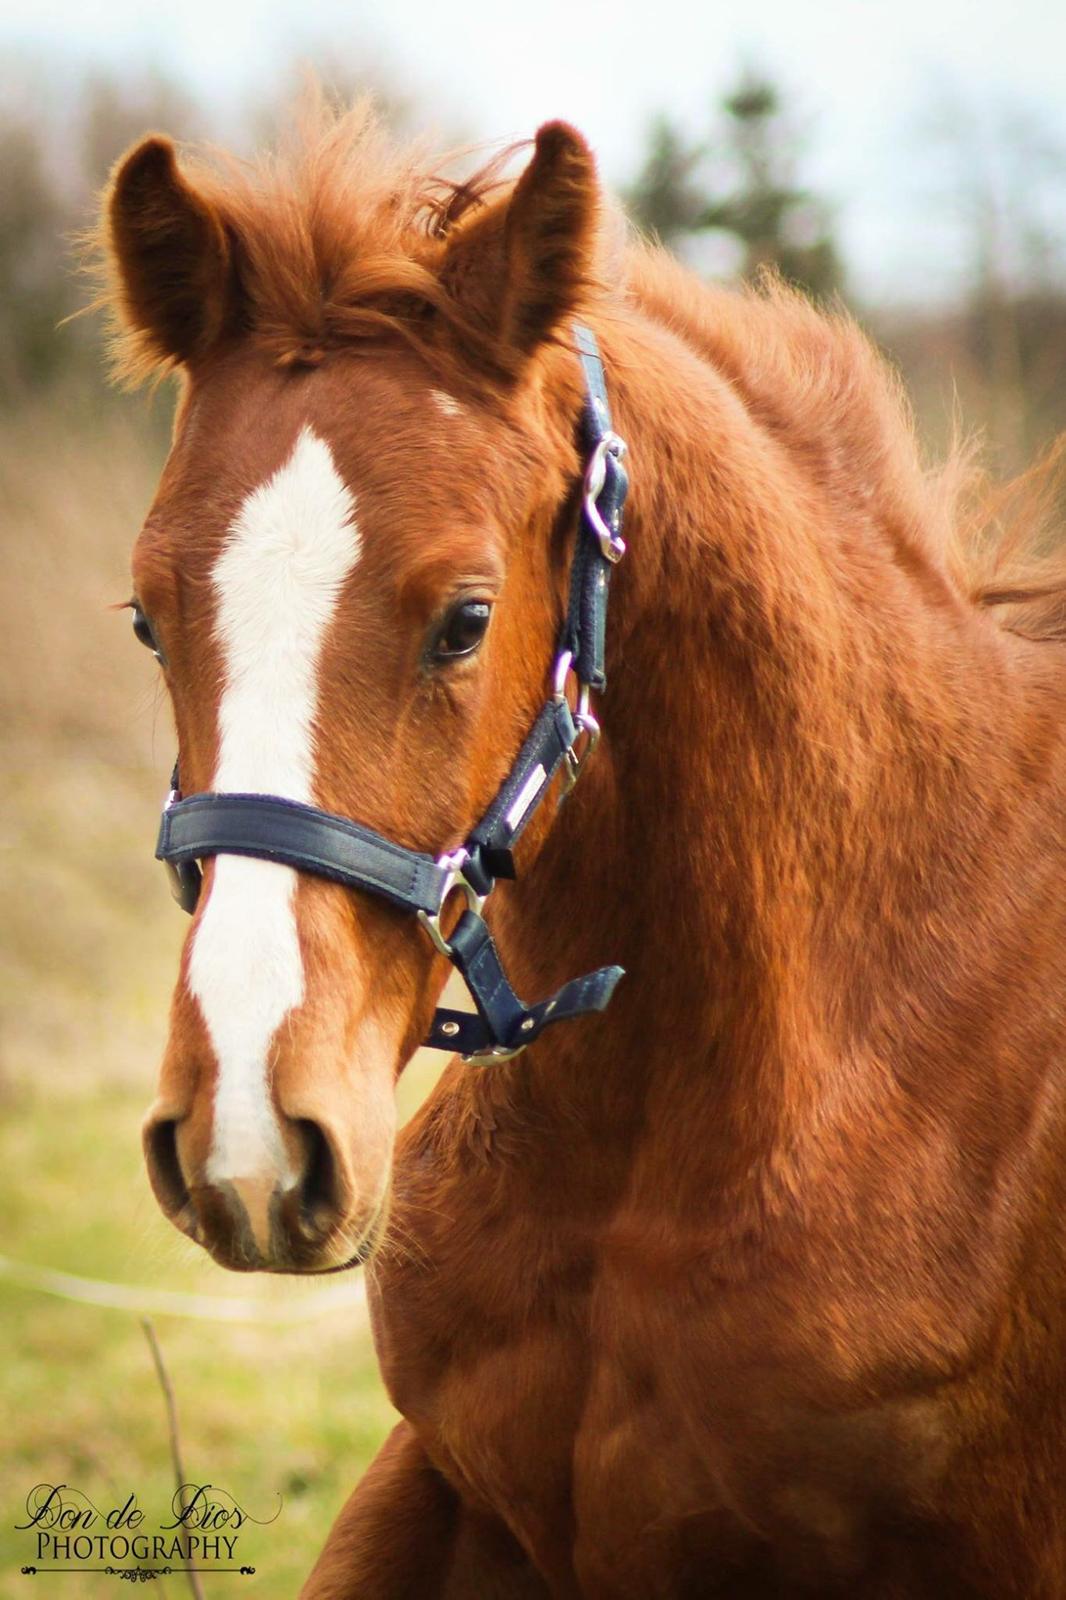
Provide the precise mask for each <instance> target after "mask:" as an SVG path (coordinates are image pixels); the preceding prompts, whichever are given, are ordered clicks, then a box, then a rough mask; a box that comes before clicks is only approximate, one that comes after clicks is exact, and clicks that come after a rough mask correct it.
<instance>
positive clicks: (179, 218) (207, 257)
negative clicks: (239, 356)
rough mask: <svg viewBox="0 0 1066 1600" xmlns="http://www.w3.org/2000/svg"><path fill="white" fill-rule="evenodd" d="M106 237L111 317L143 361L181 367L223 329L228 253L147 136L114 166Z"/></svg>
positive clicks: (221, 231) (154, 137)
mask: <svg viewBox="0 0 1066 1600" xmlns="http://www.w3.org/2000/svg"><path fill="white" fill-rule="evenodd" d="M105 227H106V237H107V242H108V246H109V251H110V256H111V261H112V264H113V267H114V269H115V273H116V276H117V279H118V287H119V294H118V307H117V309H118V315H119V321H120V322H121V323H122V324H124V326H125V330H126V332H127V334H129V335H131V336H132V338H133V341H134V343H135V345H136V346H138V347H139V350H140V353H141V354H142V355H145V356H147V357H148V358H149V359H150V360H151V361H154V362H162V363H170V362H175V361H176V362H188V361H191V360H192V359H194V358H195V357H196V356H198V355H201V354H202V353H203V352H204V351H205V350H207V349H208V348H209V347H210V346H211V345H212V344H213V343H214V342H215V340H216V339H217V338H218V337H219V335H220V334H221V333H222V332H223V329H224V326H225V323H226V320H227V316H228V314H229V312H230V310H231V307H232V302H233V283H234V273H233V261H232V251H231V248H230V244H229V240H228V239H227V236H226V230H225V228H224V226H223V223H222V219H221V218H220V216H219V215H218V213H217V211H216V210H215V209H214V207H213V206H212V205H211V204H210V203H209V202H208V201H207V200H206V199H204V198H203V197H202V196H201V195H199V194H197V192H196V191H195V190H194V189H193V188H192V187H191V186H190V184H189V183H187V182H186V180H185V178H184V177H183V176H182V174H181V171H180V170H179V167H178V163H177V158H176V156H175V153H174V146H173V144H172V142H171V141H170V140H169V139H167V138H164V137H163V136H162V135H160V134H151V135H149V137H148V138H146V139H143V140H142V141H141V143H140V144H138V145H135V146H134V148H133V149H132V150H131V151H130V152H129V153H128V154H127V155H126V156H124V157H123V158H122V160H121V161H120V162H119V163H118V165H117V166H116V168H115V172H114V176H113V178H112V180H111V187H110V191H109V193H108V196H107V201H106V223H105Z"/></svg>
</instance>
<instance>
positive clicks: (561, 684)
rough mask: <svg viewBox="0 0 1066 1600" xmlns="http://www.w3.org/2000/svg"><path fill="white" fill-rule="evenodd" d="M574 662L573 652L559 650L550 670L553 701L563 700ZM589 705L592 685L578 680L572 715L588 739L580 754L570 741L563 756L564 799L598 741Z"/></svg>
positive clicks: (598, 731) (596, 723) (597, 728)
mask: <svg viewBox="0 0 1066 1600" xmlns="http://www.w3.org/2000/svg"><path fill="white" fill-rule="evenodd" d="M573 665H574V656H573V652H572V651H570V650H561V651H560V652H559V654H558V655H557V656H556V658H555V669H554V671H553V673H552V694H553V696H554V698H555V699H556V700H564V699H565V698H566V680H567V679H568V678H569V676H570V673H571V672H572V670H573ZM591 704H592V690H591V688H590V687H589V685H588V684H587V683H580V682H579V683H578V689H577V705H576V706H575V707H574V711H573V717H574V722H575V723H576V725H577V728H578V731H579V732H580V733H584V734H585V735H586V738H587V741H588V742H587V743H586V745H585V747H584V749H583V750H582V751H581V752H580V754H579V753H578V751H577V746H576V743H575V744H572V745H571V746H570V748H569V750H568V751H567V752H566V755H565V757H564V758H563V759H564V763H565V774H564V778H565V784H566V787H565V789H564V790H563V798H564V799H565V798H566V796H567V795H568V794H569V793H570V791H571V789H572V788H573V787H574V784H575V783H576V782H577V780H578V778H579V777H580V776H581V773H582V771H583V769H584V766H585V762H586V761H587V760H588V758H589V756H590V755H591V754H592V752H593V751H594V750H595V748H596V746H597V745H598V744H599V742H600V725H599V723H598V722H597V720H596V718H595V717H594V716H593V714H592V709H591Z"/></svg>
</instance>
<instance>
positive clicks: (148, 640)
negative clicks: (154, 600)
mask: <svg viewBox="0 0 1066 1600" xmlns="http://www.w3.org/2000/svg"><path fill="white" fill-rule="evenodd" d="M133 632H134V635H135V637H136V638H137V639H139V640H140V642H141V644H143V645H144V646H145V648H146V649H148V650H151V652H152V654H153V655H154V656H155V657H156V658H157V659H158V660H159V661H162V659H163V656H162V652H161V651H160V649H159V646H158V644H156V639H155V634H154V633H153V632H152V624H151V623H150V622H149V621H148V618H147V617H146V616H145V614H144V612H143V611H142V610H141V608H140V606H139V605H134V607H133Z"/></svg>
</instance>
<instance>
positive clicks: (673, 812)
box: [502, 332, 1061, 1170]
mask: <svg viewBox="0 0 1066 1600" xmlns="http://www.w3.org/2000/svg"><path fill="white" fill-rule="evenodd" d="M605 343H606V344H607V345H608V367H609V371H611V372H612V374H613V376H614V398H615V404H616V406H617V410H618V421H619V425H620V427H621V428H622V430H623V431H624V432H625V433H626V434H627V436H628V437H629V440H630V444H631V448H632V463H633V467H632V470H633V480H634V489H633V495H632V506H631V514H630V515H629V516H628V518H627V524H628V525H627V536H628V538H629V553H628V554H627V556H626V558H625V566H624V567H623V568H621V569H619V572H618V574H617V576H616V580H615V587H614V595H613V597H612V612H613V615H612V619H611V633H612V635H613V645H614V648H613V651H612V652H611V653H610V658H609V669H610V684H609V691H608V693H607V695H606V697H605V699H604V701H603V703H602V716H603V720H604V724H605V728H606V733H605V737H604V743H603V747H602V749H601V751H600V752H598V753H597V756H596V758H595V760H594V761H593V762H591V763H590V765H589V769H588V776H587V778H583V779H582V785H581V787H580V788H579V790H578V791H577V792H576V793H575V796H574V798H573V799H572V801H571V802H570V803H569V805H568V807H567V810H566V812H565V813H564V815H563V817H562V818H561V819H560V822H559V823H558V824H557V825H556V828H555V830H554V832H553V835H552V836H551V838H550V839H549V841H548V844H547V846H546V847H545V849H544V851H543V853H542V855H541V858H540V860H539V861H538V862H537V864H536V867H535V868H534V869H533V870H531V871H530V873H529V875H528V876H527V877H526V878H525V879H524V881H523V883H522V884H521V885H520V886H519V887H518V889H517V891H516V892H515V895H514V897H513V901H512V903H511V905H510V906H509V907H508V908H507V909H506V913H505V916H504V918H503V922H502V932H503V937H504V942H505V944H506V946H507V948H508V950H509V951H513V953H514V954H513V959H514V961H515V964H516V967H517V970H518V976H519V978H520V979H521V980H523V981H524V982H525V983H526V984H527V985H528V986H529V987H530V988H536V987H537V986H538V985H539V986H541V987H542V986H543V985H544V984H545V983H546V982H547V981H548V979H549V978H550V979H551V981H552V982H557V981H558V980H559V979H560V977H565V976H570V975H571V973H572V972H573V971H575V970H580V968H581V966H582V964H584V965H585V966H588V965H595V964H599V963H602V962H603V961H607V960H617V961H618V962H619V963H620V964H622V965H623V966H624V967H625V968H626V970H627V977H626V979H625V980H624V982H623V984H622V985H621V987H620V989H619V991H618V994H617V996H616V998H615V1000H614V1002H613V1004H612V1007H611V1010H610V1012H609V1013H608V1014H607V1016H606V1017H604V1018H603V1019H602V1020H601V1019H597V1021H596V1022H595V1024H588V1023H586V1024H575V1025H571V1026H569V1027H566V1028H561V1029H559V1030H558V1033H557V1034H556V1035H553V1036H552V1039H553V1042H552V1044H551V1046H550V1047H549V1045H548V1043H547V1040H546V1041H545V1043H544V1045H542V1046H541V1047H540V1051H539V1053H538V1054H536V1061H535V1065H534V1068H533V1069H531V1071H532V1077H533V1080H534V1081H535V1082H538V1083H539V1084H540V1086H541V1091H542V1095H541V1098H542V1101H543V1104H544V1105H547V1106H549V1107H551V1106H554V1107H555V1108H556V1110H557V1111H558V1112H559V1114H560V1115H562V1114H565V1115H567V1117H568V1118H569V1119H570V1120H571V1121H573V1120H574V1113H575V1101H580V1100H582V1099H584V1100H585V1101H586V1102H587V1104H586V1105H585V1106H584V1108H583V1110H582V1111H581V1113H580V1116H579V1117H578V1120H581V1118H582V1117H584V1118H585V1119H586V1120H587V1122H588V1125H590V1126H595V1127H597V1128H602V1127H604V1126H605V1125H606V1126H610V1127H613V1128H615V1129H617V1130H624V1129H625V1128H627V1127H630V1126H632V1125H633V1120H634V1119H646V1118H647V1117H648V1115H649V1107H650V1106H651V1105H653V1104H656V1103H660V1104H666V1103H671V1104H672V1105H673V1106H674V1108H675V1113H676V1114H677V1115H681V1116H683V1117H684V1118H686V1119H688V1118H691V1119H693V1121H694V1123H699V1124H700V1125H702V1126H703V1127H704V1128H709V1127H711V1126H713V1127H715V1128H717V1130H718V1135H717V1137H718V1142H719V1145H720V1148H721V1150H722V1151H723V1152H724V1151H726V1150H728V1151H730V1152H731V1159H732V1161H733V1162H734V1163H737V1164H739V1167H738V1170H739V1168H740V1167H743V1166H744V1164H745V1163H747V1162H749V1161H750V1160H751V1159H752V1158H753V1157H754V1156H757V1155H759V1154H762V1155H765V1154H766V1153H767V1151H768V1150H769V1149H770V1148H771V1147H772V1146H774V1145H775V1144H780V1143H781V1141H788V1140H792V1139H794V1138H795V1137H796V1130H797V1126H798V1125H799V1124H801V1123H803V1122H804V1121H806V1122H807V1123H813V1122H814V1121H818V1120H823V1119H824V1117H825V1115H826V1106H827V1104H828V1103H830V1102H834V1103H837V1104H840V1103H842V1102H843V1101H844V1100H845V1099H849V1098H850V1100H851V1102H852V1103H853V1104H854V1103H856V1102H860V1101H861V1102H866V1101H868V1100H869V1098H870V1097H871V1096H874V1095H876V1093H877V1092H878V1089H877V1084H878V1083H879V1082H880V1081H881V1077H883V1075H879V1074H878V1073H875V1072H873V1071H872V1070H870V1061H871V1059H872V1058H873V1057H874V1056H877V1058H878V1060H880V1061H882V1062H883V1061H884V1059H885V1058H886V1057H892V1058H894V1057H898V1058H899V1061H900V1063H901V1067H900V1070H901V1071H902V1070H905V1066H904V1065H903V1064H904V1063H906V1061H907V1060H908V1059H909V1058H913V1053H914V1051H915V1049H916V1038H917V1036H918V1035H920V1033H921V1030H922V1029H923V1028H925V1027H930V1026H931V1027H940V1028H948V1029H949V1030H950V1028H951V1027H955V1026H957V1025H958V1021H959V1019H958V1018H957V1017H955V1016H954V1014H953V1013H952V1005H953V1001H954V998H955V997H956V996H957V994H958V993H959V992H960V991H966V992H969V993H970V994H971V995H972V981H970V980H972V976H973V968H974V948H973V928H974V919H975V917H978V918H986V922H985V932H986V935H987V938H986V943H985V946H984V947H983V948H982V951H981V956H980V960H981V961H982V962H984V963H985V965H986V966H987V967H988V969H989V971H990V972H991V971H993V970H994V968H995V964H996V961H997V960H999V959H1000V958H1001V957H1002V953H1003V951H1002V948H1001V945H1002V944H1003V942H1004V941H1007V942H1009V940H1010V938H1011V937H1012V936H1013V935H1012V931H1011V927H1010V926H1009V925H1008V923H1007V922H1005V921H1004V919H1003V917H1002V915H1000V914H999V913H995V914H993V912H992V910H990V908H992V907H994V905H995V903H996V901H997V897H999V901H1000V904H1001V905H1007V904H1009V903H1011V895H1010V894H1009V893H1008V892H1005V891H1007V889H1008V887H1009V886H1008V884H1007V883H1006V882H1005V878H1004V874H1005V873H1008V872H1011V871H1013V872H1015V873H1019V872H1023V871H1028V870H1029V866H1028V864H1027V863H1028V862H1029V860H1030V857H1031V856H1035V855H1037V854H1038V853H1039V852H1037V851H1036V850H1035V849H1030V850H1029V851H1028V852H1027V849H1026V846H1025V841H1026V838H1027V837H1029V836H1028V835H1027V834H1026V827H1025V825H1024V815H1027V814H1028V812H1029V811H1031V810H1033V808H1032V807H1030V804H1029V802H1030V799H1031V796H1030V795H1029V794H1028V793H1027V792H1023V790H1022V789H1021V788H1020V787H1019V770H1018V760H1019V755H1020V752H1021V750H1022V748H1023V746H1024V744H1025V742H1026V741H1027V740H1028V741H1032V740H1034V739H1035V740H1036V742H1037V744H1040V742H1041V740H1043V742H1044V745H1045V746H1047V745H1048V743H1049V741H1050V740H1051V739H1052V738H1053V737H1057V733H1056V732H1055V731H1054V729H1053V727H1052V720H1055V727H1056V728H1057V719H1049V721H1048V725H1047V726H1046V727H1044V729H1043V731H1041V730H1040V729H1039V728H1037V727H1036V726H1035V725H1034V722H1033V718H1032V717H1031V716H1030V715H1028V714H1026V715H1024V716H1023V715H1022V714H1021V709H1022V708H1021V705H1020V700H1019V686H1018V680H1019V675H1018V672H1017V671H1016V670H1015V665H1014V662H1013V658H1012V656H1011V650H1012V645H1011V643H1010V642H1009V641H1008V640H1006V639H1005V638H1004V637H1003V636H1002V635H1000V634H999V633H998V632H997V631H996V630H995V629H994V628H993V627H992V626H991V625H990V624H987V625H986V622H985V619H983V618H980V617H978V616H977V615H976V614H975V613H974V612H973V610H972V608H971V607H970V606H969V604H968V602H966V601H965V600H964V599H963V597H962V596H961V595H959V594H958V593H957V591H956V590H955V588H954V587H953V585H952V584H951V582H950V581H949V580H948V577H947V576H946V574H945V573H944V572H942V571H941V570H940V569H939V567H938V565H937V562H936V560H935V557H934V556H933V555H932V554H931V553H929V552H928V551H925V550H923V549H922V548H921V546H920V543H919V542H918V541H916V540H915V539H914V538H913V533H912V531H911V530H909V529H907V528H904V527H902V526H901V525H900V519H899V518H898V517H896V516H895V513H894V511H893V510H892V509H890V508H889V507H887V506H886V507H885V508H883V509H879V508H878V506H877V495H876V492H875V494H874V496H873V497H872V499H871V500H870V502H869V503H868V504H867V503H865V502H864V499H863V497H862V496H860V495H858V494H856V496H855V501H854V503H855V504H863V510H862V512H861V514H853V515H851V516H850V518H849V516H848V515H847V514H846V512H842V510H841V503H842V502H841V499H840V497H839V496H838V497H835V498H834V497H833V496H830V495H828V494H826V493H825V492H823V489H822V486H821V485H820V484H819V483H818V482H817V481H815V480H814V479H813V478H812V477H811V475H810V474H808V473H807V472H805V471H804V469H803V465H802V463H799V462H797V461H796V460H795V459H793V458H792V457H790V456H789V454H788V452H787V450H785V449H783V448H782V447H781V445H780V444H779V443H778V442H776V441H775V440H774V439H772V438H770V437H769V436H768V435H767V433H766V432H765V431H764V430H763V429H762V428H761V427H760V425H759V424H758V423H757V422H756V421H754V420H753V419H752V418H751V416H749V415H748V414H747V413H746V411H745V409H744V407H743V406H742V405H741V404H740V403H739V402H738V400H737V398H736V395H735V393H734V391H733V390H732V389H731V388H729V387H728V386H727V385H726V384H725V383H724V382H723V381H722V379H721V378H720V377H719V376H718V375H717V374H716V373H715V372H714V371H713V369H711V368H710V367H709V366H708V365H707V364H706V363H705V362H703V361H701V360H700V359H699V358H698V357H697V356H696V355H695V354H693V353H692V352H691V351H689V350H687V349H685V348H684V347H683V346H680V345H679V344H678V343H677V342H676V341H674V340H672V339H671V338H670V337H669V336H667V335H665V334H657V333H654V332H650V333H642V334H641V335H639V336H637V337H632V339H631V342H630V343H629V344H628V345H626V346H623V348H622V349H621V350H620V351H619V352H618V355H617V358H616V359H615V360H614V361H613V362H612V359H611V350H610V339H609V338H608V339H605ZM884 498H885V500H886V501H887V500H889V499H890V498H891V497H890V496H889V493H888V487H887V486H886V491H885V496H884ZM846 499H847V497H846V496H845V497H844V500H845V501H846ZM897 503H898V497H897ZM894 518H895V520H894ZM1060 709H1061V708H1060ZM1010 729H1013V731H1014V737H1013V739H1012V738H1011V737H1010V736H1009V734H1008V732H1007V730H1010ZM1007 791H1010V792H1012V793H1013V795H1014V798H1015V800H1016V802H1017V805H1018V818H1019V825H1018V826H1016V827H1014V830H1013V834H1012V837H1011V838H1008V839H1005V838H1004V830H1003V825H1002V816H1003V805H1002V797H1003V795H1004V794H1005V793H1006V792H1007ZM997 797H998V798H997ZM1027 808H1028V809H1027ZM1038 811H1039V808H1037V809H1036V810H1035V811H1033V816H1034V819H1035V818H1036V817H1037V814H1038ZM1029 843H1030V846H1031V845H1032V843H1033V841H1032V839H1031V838H1030V839H1029ZM1015 847H1017V848H1015ZM997 919H998V920H997ZM545 952H551V956H550V958H549V957H548V956H546V955H545ZM560 964H561V965H560ZM564 968H565V970H563V969H564ZM930 973H933V974H934V975H935V978H934V980H933V981H932V982H931V981H930V976H929V975H930ZM953 982H955V983H956V984H957V987H956V989H955V990H953V988H952V985H953ZM909 1052H910V1057H909V1055H908V1053H909ZM918 1054H919V1056H921V1057H922V1059H924V1054H923V1050H922V1049H921V1048H919V1050H918ZM842 1074H844V1075H846V1077H847V1082H843V1081H842ZM913 1089H914V1093H915V1094H917V1095H919V1096H921V1094H922V1093H923V1092H924V1091H923V1088H922V1084H921V1082H920V1081H919V1079H917V1078H916V1079H915V1082H914V1085H913ZM537 1092H540V1091H537ZM678 1108H680V1109H678ZM620 1136H622V1137H624V1133H621V1134H620ZM705 1154H706V1152H705Z"/></svg>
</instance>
